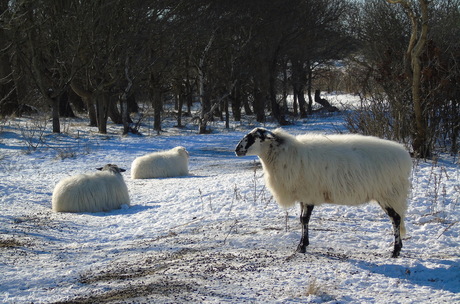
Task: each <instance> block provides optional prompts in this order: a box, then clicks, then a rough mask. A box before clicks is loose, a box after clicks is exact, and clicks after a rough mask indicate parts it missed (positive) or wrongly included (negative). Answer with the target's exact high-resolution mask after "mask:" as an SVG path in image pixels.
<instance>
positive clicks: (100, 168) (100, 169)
mask: <svg viewBox="0 0 460 304" xmlns="http://www.w3.org/2000/svg"><path fill="white" fill-rule="evenodd" d="M102 169H104V168H103V167H99V168H96V170H99V171H102Z"/></svg>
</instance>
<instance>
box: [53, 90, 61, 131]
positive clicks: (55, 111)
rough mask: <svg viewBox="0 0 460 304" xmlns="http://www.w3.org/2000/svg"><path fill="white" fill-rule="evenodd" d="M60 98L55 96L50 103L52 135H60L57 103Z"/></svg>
mask: <svg viewBox="0 0 460 304" xmlns="http://www.w3.org/2000/svg"><path fill="white" fill-rule="evenodd" d="M60 97H61V96H56V97H54V98H52V101H51V112H52V117H53V118H52V121H53V133H61V124H60V122H59V103H60Z"/></svg>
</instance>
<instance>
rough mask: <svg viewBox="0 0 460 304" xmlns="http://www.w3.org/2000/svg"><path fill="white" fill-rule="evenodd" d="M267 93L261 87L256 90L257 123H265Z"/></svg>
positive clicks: (255, 111) (255, 109) (255, 110)
mask: <svg viewBox="0 0 460 304" xmlns="http://www.w3.org/2000/svg"><path fill="white" fill-rule="evenodd" d="M265 99H266V98H265V93H264V92H263V91H261V89H260V88H259V87H255V88H254V105H253V107H254V113H255V114H256V120H257V122H265Z"/></svg>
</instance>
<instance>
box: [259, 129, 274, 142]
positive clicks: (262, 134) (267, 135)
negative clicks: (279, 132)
mask: <svg viewBox="0 0 460 304" xmlns="http://www.w3.org/2000/svg"><path fill="white" fill-rule="evenodd" d="M255 134H256V137H258V138H260V139H261V140H262V141H264V140H265V139H275V138H276V135H275V134H273V133H272V132H270V131H268V130H267V129H264V128H257V129H256V130H255Z"/></svg>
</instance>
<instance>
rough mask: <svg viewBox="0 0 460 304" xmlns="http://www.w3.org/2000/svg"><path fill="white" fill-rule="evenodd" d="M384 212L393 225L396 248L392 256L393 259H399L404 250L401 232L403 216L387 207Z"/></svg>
mask: <svg viewBox="0 0 460 304" xmlns="http://www.w3.org/2000/svg"><path fill="white" fill-rule="evenodd" d="M384 210H385V212H386V213H387V214H388V216H389V217H390V219H391V223H392V224H393V231H394V236H395V246H394V249H393V254H392V255H391V257H392V258H397V257H398V256H399V253H400V252H401V248H402V240H401V231H400V228H401V216H400V215H399V214H398V213H396V211H394V209H393V208H390V207H387V208H385V209H384Z"/></svg>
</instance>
